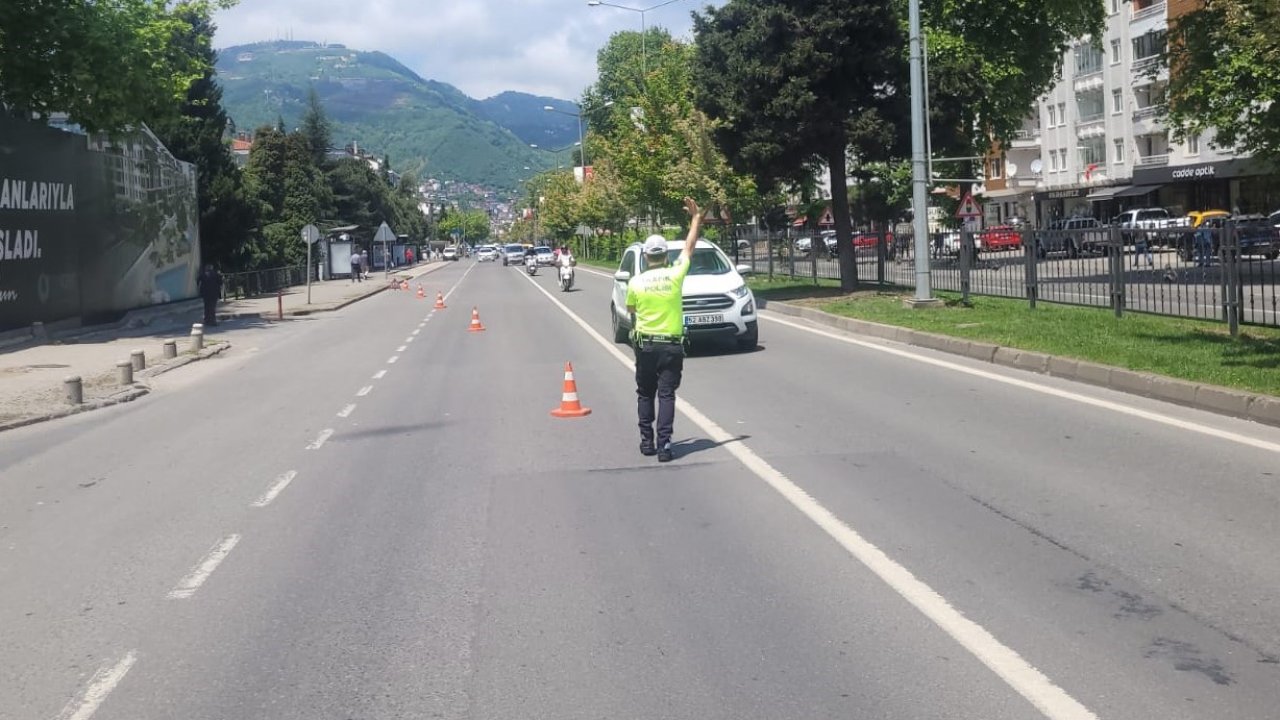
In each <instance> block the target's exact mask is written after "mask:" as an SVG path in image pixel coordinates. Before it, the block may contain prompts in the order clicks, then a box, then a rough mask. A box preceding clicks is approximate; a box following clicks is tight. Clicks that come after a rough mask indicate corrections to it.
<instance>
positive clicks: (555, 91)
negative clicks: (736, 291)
mask: <svg viewBox="0 0 1280 720" xmlns="http://www.w3.org/2000/svg"><path fill="white" fill-rule="evenodd" d="M658 2H660V0H651V1H650V2H644V3H642V2H634V3H633V2H628V1H627V0H619V1H618V2H617V4H619V5H629V6H631V7H634V8H642V7H651V6H653V5H656V4H657V3H658ZM722 3H723V0H713V1H712V2H710V3H708V2H707V0H678V1H677V2H674V3H672V4H671V5H668V6H666V7H662V8H659V9H656V10H652V11H650V12H648V13H646V14H645V19H646V21H647V22H648V24H649V25H650V26H653V25H661V26H663V27H665V28H667V29H669V30H670V31H671V32H672V34H673V35H675V36H677V37H689V36H690V33H691V22H690V19H689V13H690V12H691V11H692V10H694V9H698V8H702V7H704V6H705V5H707V4H712V5H720V4H722ZM640 19H641V16H640V14H639V13H635V12H628V11H625V10H620V9H616V8H611V7H605V6H601V7H588V6H587V3H586V0H357V1H356V2H352V1H351V0H240V4H239V5H237V6H236V7H234V8H232V9H230V10H223V11H221V12H219V13H218V15H217V16H216V18H215V20H216V22H217V24H218V34H217V36H216V37H215V39H214V43H215V45H216V46H217V47H220V48H221V47H228V46H231V45H240V44H244V43H250V42H257V41H260V40H274V39H279V38H286V37H292V38H293V39H294V40H318V41H326V42H338V43H343V44H345V45H347V46H348V47H351V48H354V49H357V50H381V51H383V52H385V53H388V54H390V55H392V56H393V57H395V58H396V59H397V60H399V61H400V62H402V63H404V64H405V65H407V66H409V67H410V68H412V69H413V70H414V71H415V72H417V73H418V74H419V75H422V76H423V77H425V78H429V79H432V80H440V81H443V82H447V83H451V84H453V85H456V86H457V87H458V88H460V89H461V90H462V91H463V92H465V93H467V94H468V95H471V96H472V97H476V98H485V97H489V96H491V95H495V94H497V93H499V92H502V91H503V90H519V91H523V92H529V93H534V94H538V95H550V96H552V97H559V98H565V99H569V100H573V99H577V98H578V97H579V95H580V94H581V92H582V90H583V88H585V87H586V86H587V85H589V84H590V83H591V82H592V81H593V80H594V78H595V72H596V66H595V58H596V51H597V50H599V49H600V47H601V46H602V45H603V44H604V43H605V42H606V41H607V40H608V39H609V36H610V35H611V34H612V33H615V32H617V31H619V30H639V29H640Z"/></svg>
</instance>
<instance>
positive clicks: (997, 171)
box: [987, 158, 1004, 180]
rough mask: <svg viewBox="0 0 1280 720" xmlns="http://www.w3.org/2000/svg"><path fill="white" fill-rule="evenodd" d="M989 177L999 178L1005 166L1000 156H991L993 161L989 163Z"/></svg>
mask: <svg viewBox="0 0 1280 720" xmlns="http://www.w3.org/2000/svg"><path fill="white" fill-rule="evenodd" d="M987 165H988V166H989V167H988V168H987V179H988V180H999V179H1000V177H1001V175H1002V171H1003V168H1004V162H1003V161H1002V160H1001V159H1000V158H991V162H989V163H987Z"/></svg>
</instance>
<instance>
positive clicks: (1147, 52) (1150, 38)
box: [1133, 30, 1166, 65]
mask: <svg viewBox="0 0 1280 720" xmlns="http://www.w3.org/2000/svg"><path fill="white" fill-rule="evenodd" d="M1165 46H1166V43H1165V31H1163V30H1153V31H1151V32H1149V33H1147V34H1146V35H1142V36H1140V37H1136V38H1134V39H1133V62H1134V64H1135V65H1136V64H1138V63H1139V62H1142V61H1143V60H1154V59H1155V58H1157V57H1159V56H1160V54H1161V53H1163V52H1164V50H1165Z"/></svg>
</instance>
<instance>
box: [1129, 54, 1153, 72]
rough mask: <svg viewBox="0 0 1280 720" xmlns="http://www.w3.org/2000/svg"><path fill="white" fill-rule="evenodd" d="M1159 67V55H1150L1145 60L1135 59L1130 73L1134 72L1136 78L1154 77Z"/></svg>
mask: <svg viewBox="0 0 1280 720" xmlns="http://www.w3.org/2000/svg"><path fill="white" fill-rule="evenodd" d="M1159 65H1160V56H1159V55H1148V56H1147V57H1143V58H1134V60H1133V65H1132V66H1131V67H1130V68H1129V71H1130V72H1132V73H1133V74H1134V76H1135V77H1136V76H1138V75H1152V74H1154V73H1155V70H1156V68H1157V67H1159Z"/></svg>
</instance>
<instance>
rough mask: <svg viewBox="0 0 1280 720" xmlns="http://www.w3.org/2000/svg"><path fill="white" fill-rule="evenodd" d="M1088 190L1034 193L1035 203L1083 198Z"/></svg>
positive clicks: (1075, 189)
mask: <svg viewBox="0 0 1280 720" xmlns="http://www.w3.org/2000/svg"><path fill="white" fill-rule="evenodd" d="M1088 190H1089V188H1067V189H1065V190H1049V191H1047V192H1042V193H1036V195H1035V201H1036V202H1042V201H1044V200H1066V199H1069V198H1078V197H1084V195H1085V193H1086V192H1087V191H1088Z"/></svg>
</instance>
